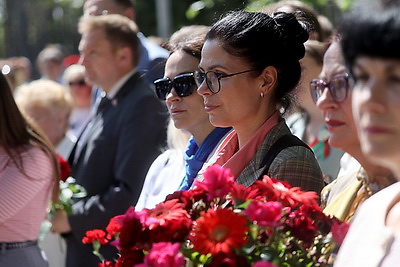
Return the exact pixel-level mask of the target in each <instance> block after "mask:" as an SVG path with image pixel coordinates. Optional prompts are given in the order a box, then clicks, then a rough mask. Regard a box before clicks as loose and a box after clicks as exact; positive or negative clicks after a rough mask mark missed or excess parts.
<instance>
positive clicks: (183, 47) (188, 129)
mask: <svg viewBox="0 0 400 267" xmlns="http://www.w3.org/2000/svg"><path fill="white" fill-rule="evenodd" d="M208 29H209V27H206V26H187V27H184V28H182V29H181V30H179V31H178V32H176V33H175V34H174V35H173V36H172V37H171V40H170V47H171V54H170V56H169V58H168V59H167V62H166V65H165V74H164V78H162V79H158V80H156V81H155V82H154V85H155V89H156V93H157V96H158V97H159V98H160V99H161V100H165V101H166V104H167V107H168V111H169V113H170V117H171V120H172V121H173V123H174V126H175V127H176V128H177V129H180V130H181V131H183V132H185V133H186V134H189V135H190V136H191V137H190V139H189V142H188V146H187V147H186V150H185V152H184V153H183V154H182V153H180V151H178V153H174V154H173V156H174V159H173V160H172V159H171V158H170V156H167V155H171V153H170V152H171V151H170V150H168V151H166V152H165V153H164V154H163V155H161V156H160V157H159V158H158V159H156V161H155V163H154V164H153V165H152V166H151V168H150V170H149V173H148V176H147V177H146V181H145V183H144V186H143V190H142V192H141V196H140V198H139V201H138V204H137V205H136V208H139V209H140V208H144V207H146V208H153V207H154V206H155V205H156V204H158V203H159V202H161V201H163V200H164V199H165V197H166V196H167V195H168V194H171V193H173V192H174V191H176V190H178V189H179V190H187V189H189V188H190V187H191V185H192V183H193V181H194V178H195V177H196V176H197V172H198V171H199V170H200V169H201V167H202V166H203V163H204V162H205V161H206V160H207V159H208V157H209V155H210V154H211V152H212V151H214V148H215V147H216V146H217V145H218V144H219V142H220V140H221V139H222V138H223V137H224V136H225V135H226V134H227V133H228V132H229V131H230V128H219V127H217V128H216V127H214V126H213V125H211V123H210V121H209V120H208V115H207V113H206V112H205V111H204V103H203V98H202V97H201V96H199V95H198V94H197V93H196V90H197V86H196V82H195V80H194V71H195V70H197V69H198V65H199V62H200V55H201V49H202V47H203V44H204V36H205V34H206V32H207V31H208ZM162 158H163V159H164V160H163V159H162ZM165 159H167V161H168V163H166V164H164V165H163V163H162V162H165ZM183 159H184V161H183ZM172 162H176V163H174V164H171V163H172ZM167 165H168V166H167ZM156 166H158V167H156ZM160 166H162V168H161V170H160ZM182 166H183V168H181V167H182ZM155 169H157V170H158V171H154V170H155ZM182 169H183V171H180V170H182ZM169 170H170V171H173V174H172V173H170V171H169Z"/></svg>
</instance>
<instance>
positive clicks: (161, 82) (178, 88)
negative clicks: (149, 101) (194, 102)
mask: <svg viewBox="0 0 400 267" xmlns="http://www.w3.org/2000/svg"><path fill="white" fill-rule="evenodd" d="M154 85H155V87H156V94H157V96H158V98H159V99H161V100H166V99H167V95H168V94H169V93H170V92H171V91H172V87H173V88H174V89H175V92H176V94H177V95H178V96H180V97H185V96H190V95H191V94H192V93H193V92H194V90H196V89H197V86H196V82H195V80H194V74H193V73H184V74H181V75H178V76H176V77H175V78H174V79H173V80H172V81H171V80H170V79H169V78H163V79H158V80H156V81H154Z"/></svg>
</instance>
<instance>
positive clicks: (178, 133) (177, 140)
mask: <svg viewBox="0 0 400 267" xmlns="http://www.w3.org/2000/svg"><path fill="white" fill-rule="evenodd" d="M190 136H191V135H190V133H189V132H186V131H184V130H181V129H178V128H176V127H175V125H174V122H173V120H171V119H170V120H169V122H168V127H167V145H168V148H169V149H173V150H176V151H178V152H179V153H181V154H183V153H184V152H185V149H186V146H187V142H188V140H189V138H190Z"/></svg>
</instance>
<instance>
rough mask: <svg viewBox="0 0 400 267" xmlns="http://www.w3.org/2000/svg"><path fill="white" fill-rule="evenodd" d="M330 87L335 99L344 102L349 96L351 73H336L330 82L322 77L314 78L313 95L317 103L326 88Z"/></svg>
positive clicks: (312, 83) (312, 84)
mask: <svg viewBox="0 0 400 267" xmlns="http://www.w3.org/2000/svg"><path fill="white" fill-rule="evenodd" d="M326 88H328V90H329V93H330V94H331V96H332V98H333V101H335V102H336V103H340V102H343V101H344V100H345V99H346V98H347V93H348V91H349V75H348V74H347V73H346V74H339V75H335V76H334V77H333V78H332V79H331V80H330V81H329V82H328V83H326V82H324V81H323V80H320V79H314V80H312V81H311V82H310V89H311V96H312V99H313V100H314V102H315V103H317V101H318V99H319V98H320V97H321V96H322V94H323V93H324V91H325V89H326Z"/></svg>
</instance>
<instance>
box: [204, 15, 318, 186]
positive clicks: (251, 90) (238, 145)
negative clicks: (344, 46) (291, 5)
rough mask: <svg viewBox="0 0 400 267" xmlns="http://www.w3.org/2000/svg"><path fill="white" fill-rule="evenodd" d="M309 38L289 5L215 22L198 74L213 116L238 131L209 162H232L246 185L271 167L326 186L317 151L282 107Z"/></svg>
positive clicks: (292, 180) (282, 176) (295, 182)
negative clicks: (294, 131)
mask: <svg viewBox="0 0 400 267" xmlns="http://www.w3.org/2000/svg"><path fill="white" fill-rule="evenodd" d="M307 39H308V33H307V30H306V29H305V27H304V26H303V25H302V24H301V23H300V22H299V21H298V20H297V19H296V18H295V16H294V15H293V14H287V13H283V12H279V13H275V14H273V15H272V16H269V15H267V14H264V13H259V12H246V11H236V12H231V13H229V14H227V15H226V16H225V17H224V18H222V19H221V20H219V21H218V22H216V23H215V24H214V25H213V26H212V28H211V30H210V31H209V32H208V34H207V36H206V42H205V44H204V48H203V51H202V58H201V62H200V65H199V67H200V71H199V72H198V73H197V75H196V76H197V77H196V79H197V81H198V84H199V88H198V93H199V94H201V95H202V96H203V98H204V104H205V110H206V112H207V113H208V115H209V119H210V121H211V123H212V124H213V125H214V126H219V127H228V126H232V127H233V129H234V131H233V132H232V133H231V134H230V135H229V136H228V137H227V138H226V139H225V140H224V142H223V143H222V144H221V146H220V147H219V148H218V151H217V152H216V154H215V155H214V157H213V158H212V159H210V161H209V162H208V164H207V166H209V165H211V164H215V163H216V164H219V165H222V166H224V167H227V168H230V169H231V171H232V173H233V175H234V176H235V177H236V178H237V180H236V181H237V182H238V183H240V184H244V185H246V186H249V185H251V184H252V183H254V182H255V181H256V180H257V179H260V178H261V177H262V176H263V174H267V175H269V176H271V177H275V178H277V179H279V180H282V181H286V182H288V183H289V184H290V185H292V186H299V187H301V188H302V189H303V190H312V191H315V192H317V193H319V192H320V191H321V189H322V187H323V180H322V174H321V170H320V168H319V166H318V163H317V161H316V159H315V156H314V154H313V152H312V151H311V150H310V149H309V147H307V146H306V145H304V143H303V142H301V141H300V140H299V139H297V138H295V137H294V136H293V135H292V134H291V132H290V130H289V129H288V127H287V125H286V123H285V120H284V119H283V118H282V117H281V113H280V111H281V110H284V109H287V108H289V106H290V104H291V102H290V98H291V92H292V91H293V90H294V88H295V87H296V85H297V83H298V82H299V79H300V72H301V68H300V63H299V60H300V59H301V58H302V57H303V56H304V52H305V48H304V45H303V43H304V42H305V41H306V40H307ZM203 169H204V168H203ZM199 178H200V179H201V177H199Z"/></svg>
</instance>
